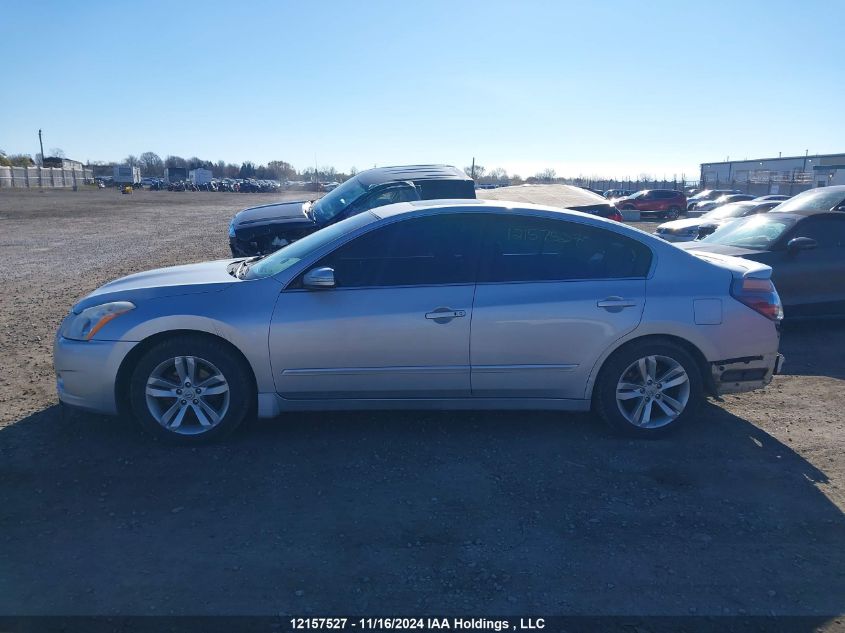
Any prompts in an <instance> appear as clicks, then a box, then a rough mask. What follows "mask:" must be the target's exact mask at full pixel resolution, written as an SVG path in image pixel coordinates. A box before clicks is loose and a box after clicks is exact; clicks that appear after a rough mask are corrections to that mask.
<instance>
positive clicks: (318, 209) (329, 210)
mask: <svg viewBox="0 0 845 633" xmlns="http://www.w3.org/2000/svg"><path fill="white" fill-rule="evenodd" d="M365 193H367V188H366V187H364V185H362V184H361V182H360V181H359V180H358V179H357V178H354V177H353V178H350V179H349V180H347V181H346V182H344V183H343V184H342V185H339V186H337V187H335V188H334V189H332V190H331V191H330V192H329V193H327V194H326V195H324V196H323V197H322V198H320V199H319V200H317V202H315V203H314V206H313V207H311V211H312V212H313V213H314V219H315V220H316V221H317V222H318V223H319V224H323V223H325V222H328V221H330V220H333V219H334V218H335V216H337V214H339V213H340V212H341V211H343V210H344V209H346V208H347V207H349V205H350V204H352V203H353V202H355V201H356V200H357V199H358V198H360V197H361V196H363V195H364V194H365Z"/></svg>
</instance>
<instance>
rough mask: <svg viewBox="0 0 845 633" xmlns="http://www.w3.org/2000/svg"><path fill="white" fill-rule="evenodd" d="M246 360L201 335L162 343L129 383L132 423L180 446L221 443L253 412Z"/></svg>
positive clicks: (144, 358)
mask: <svg viewBox="0 0 845 633" xmlns="http://www.w3.org/2000/svg"><path fill="white" fill-rule="evenodd" d="M253 397H254V388H253V386H252V381H251V380H250V373H249V369H248V367H247V366H246V362H245V361H244V360H243V358H241V357H240V356H239V355H238V354H237V353H236V352H235V351H233V350H232V349H230V348H229V347H227V346H225V345H221V344H220V343H218V342H216V341H213V340H210V339H208V338H206V337H203V336H195V335H189V336H182V337H176V338H172V339H168V340H165V341H162V342H160V343H158V344H156V345H154V346H153V347H151V348H150V349H149V350H147V351H146V352H145V353H144V354H143V355H142V356H141V358H140V360H139V361H138V363H137V365H136V366H135V369H134V371H133V372H132V376H131V378H130V381H129V403H130V406H131V409H132V413H133V415H134V417H135V419H136V420H137V421H138V422H139V423H140V425H141V426H142V427H143V428H144V429H145V430H146V431H147V432H149V433H151V434H152V435H153V436H154V437H156V438H158V439H162V440H165V441H169V442H172V443H179V444H198V443H205V442H209V441H214V440H217V439H220V438H221V437H223V436H225V435H228V434H229V433H231V432H232V431H234V430H235V429H236V428H237V427H238V426H239V425H240V424H241V422H243V421H244V419H245V418H246V416H247V415H248V413H249V411H250V410H251V406H250V405H251V402H252V400H253Z"/></svg>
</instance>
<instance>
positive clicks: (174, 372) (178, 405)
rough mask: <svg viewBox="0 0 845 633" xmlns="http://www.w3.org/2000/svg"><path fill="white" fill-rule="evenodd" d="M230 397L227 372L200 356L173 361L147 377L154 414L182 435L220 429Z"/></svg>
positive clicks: (162, 364) (172, 430) (151, 412)
mask: <svg viewBox="0 0 845 633" xmlns="http://www.w3.org/2000/svg"><path fill="white" fill-rule="evenodd" d="M229 396H230V392H229V383H228V382H227V381H226V377H225V376H224V375H223V373H222V372H221V371H220V370H219V369H217V367H215V366H214V364H212V363H211V362H209V361H207V360H205V359H203V358H199V357H196V356H176V357H174V358H169V359H167V360H165V361H164V362H162V363H159V365H158V366H157V367H156V368H155V369H153V371H152V372H151V373H150V375H149V377H148V378H147V385H146V399H147V409H148V410H149V412H150V415H152V416H153V418H154V419H155V420H156V422H158V423H159V424H160V425H161V426H162V427H163V428H164V429H166V430H168V431H170V432H172V433H177V434H179V435H198V434H201V433H205V432H207V431H209V430H211V429H212V428H214V427H215V426H217V425H218V424H219V423H220V422H221V421H222V420H223V418H224V417H225V415H226V412H227V411H228V410H229Z"/></svg>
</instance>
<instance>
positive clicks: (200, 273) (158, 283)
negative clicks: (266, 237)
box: [73, 258, 242, 312]
mask: <svg viewBox="0 0 845 633" xmlns="http://www.w3.org/2000/svg"><path fill="white" fill-rule="evenodd" d="M241 259H242V258H241ZM236 261H239V260H238V259H219V260H216V261H212V262H202V263H200V264H188V265H186V266H171V267H168V268H156V269H155V270H148V271H146V272H143V273H136V274H134V275H128V276H127V277H121V278H120V279H115V280H114V281H110V282H109V283H107V284H105V285H103V286H100V287H99V288H97V289H96V290H95V291H94V292H92V293H91V294H89V295H88V296H87V297H85V298H84V299H82V300H81V301H80V302H79V303H77V304H76V305H75V306H73V311H74V312H80V311H81V310H84V309H85V308H87V307H89V306H92V305H99V304H101V303H106V302H108V301H121V300H128V301H135V300H143V299H154V298H158V297H172V296H176V295H185V294H196V293H202V292H217V291H220V290H224V289H225V288H228V287H229V286H230V284H233V283H241V280H240V279H236V278H235V277H233V276H232V275H230V274H229V272H228V268H229V264H231V263H232V262H236Z"/></svg>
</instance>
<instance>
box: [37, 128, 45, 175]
mask: <svg viewBox="0 0 845 633" xmlns="http://www.w3.org/2000/svg"><path fill="white" fill-rule="evenodd" d="M38 144H39V145H40V146H41V166H42V167H44V142H43V141H42V140H41V130H40V129H39V130H38Z"/></svg>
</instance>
